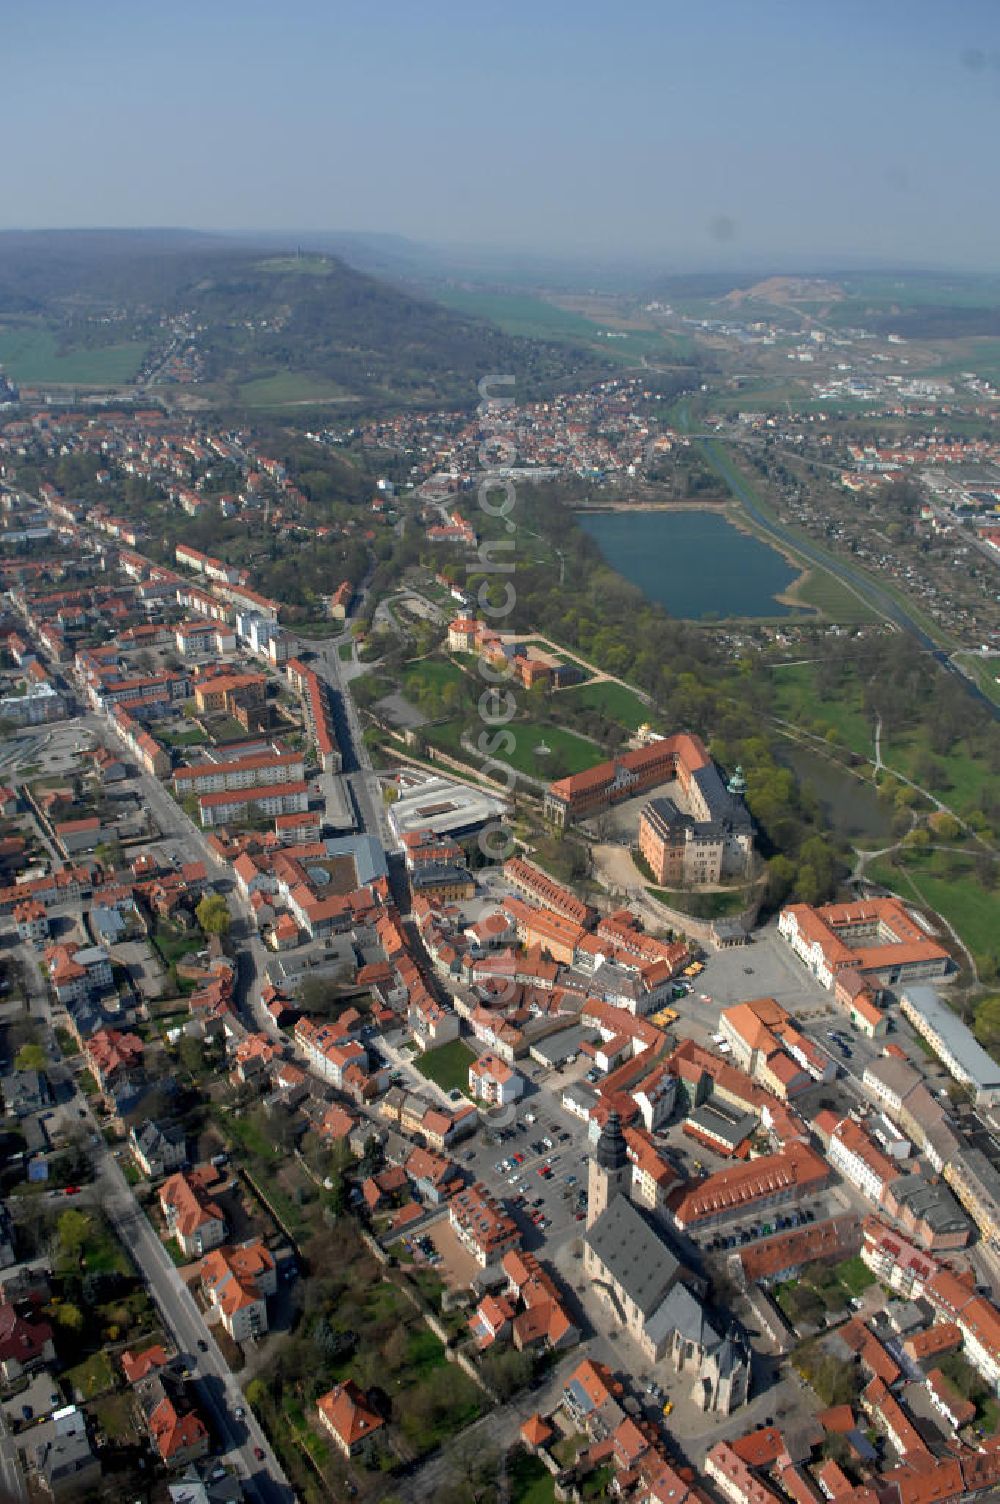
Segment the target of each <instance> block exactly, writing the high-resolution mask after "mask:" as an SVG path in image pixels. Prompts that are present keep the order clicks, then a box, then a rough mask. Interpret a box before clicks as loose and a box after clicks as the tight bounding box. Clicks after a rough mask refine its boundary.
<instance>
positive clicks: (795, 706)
mask: <svg viewBox="0 0 1000 1504" xmlns="http://www.w3.org/2000/svg"><path fill="white" fill-rule="evenodd" d="M815 670H816V665H815V664H811V663H792V664H789V665H787V667H786V666H782V665H780V664H776V665H775V667H774V668H773V669H772V675H771V676H772V680H773V683H774V691H775V693H774V713H775V715H777V716H779V717H780V718H781V719H782V720H785V721H791V722H793V723H794V724H795V725H796V726H799V727H802V728H803V729H807V730H813V731H816V732H818V734H819V735H820V736H823V735H825V734H826V732H828V731H833V732H835V734H836V736H837V739H838V740H839V741H840V743H841V744H842V745H843V746H845V747H848V748H849V749H850V750H851V751H852V752H858V753H860V755H861V756H862V757H872V756H873V755H874V749H875V728H874V725H873V724H872V722H871V721H870V720H869V719H868V716H867V715H866V714H865V712H864V709H863V708H862V704H861V691H860V688H859V687H858V686H857V685H856V684H855V683H853V682H850V681H846V680H845V682H844V684H843V685H842V686H841V690H840V693H839V694H838V696H837V697H836V698H834V699H831V698H829V697H828V696H825V695H821V694H820V693H819V691H818V689H817V688H816V682H815V680H816V673H815ZM882 755H883V756H885V748H884V747H883V753H882ZM887 760H888V759H887ZM904 771H905V770H904Z"/></svg>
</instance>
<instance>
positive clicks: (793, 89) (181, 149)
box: [0, 0, 1000, 268]
mask: <svg viewBox="0 0 1000 1504" xmlns="http://www.w3.org/2000/svg"><path fill="white" fill-rule="evenodd" d="M0 35H2V38H3V53H4V63H5V66H4V70H3V71H4V114H5V123H6V133H5V136H6V148H5V151H4V170H3V179H2V191H0V227H4V228H15V227H16V228H34V227H40V226H67V225H73V226H78V225H188V226H197V227H206V228H207V227H217V228H224V229H225V228H268V229H285V228H289V229H293V228H299V229H366V230H390V231H398V232H400V233H403V234H406V235H412V236H414V237H417V238H419V239H425V240H434V241H437V242H452V243H464V244H470V243H475V242H481V243H491V244H493V245H496V246H498V247H501V246H502V247H530V248H534V249H558V250H572V251H578V252H584V253H588V254H590V253H593V252H600V253H603V254H607V253H611V254H614V255H636V256H639V255H641V256H648V255H656V256H659V257H662V258H663V259H664V261H665V263H667V264H670V265H674V266H693V267H695V266H699V265H705V264H708V263H714V264H724V265H738V264H739V263H741V262H744V261H752V262H754V263H761V262H767V261H769V260H771V259H774V260H776V261H779V262H780V263H782V264H789V263H799V264H805V263H807V262H812V263H816V262H821V263H824V264H831V263H834V262H836V261H837V260H838V259H839V258H845V259H846V258H849V259H851V260H857V259H859V258H860V259H869V260H871V261H873V262H875V261H881V262H884V261H887V260H897V261H899V262H906V263H910V264H914V263H916V264H926V265H932V264H934V265H966V266H979V267H990V268H996V267H997V264H998V261H1000V251H998V248H1000V194H998V192H997V142H998V141H1000V3H998V0H950V3H948V4H941V3H940V0H658V3H656V0H650V3H629V0H617V3H615V0H602V3H592V0H574V3H573V4H566V3H564V0H532V3H530V4H526V3H522V0H504V3H500V4H495V5H491V4H484V3H482V0H422V3H415V0H404V3H394V0H389V3H385V0H383V3H381V4H376V3H373V0H361V3H354V0H285V3H284V4H281V5H279V4H276V3H274V0H268V3H263V0H161V3H159V4H147V3H144V0H90V3H86V0H31V3H30V4H20V5H15V4H13V3H11V4H8V5H5V6H4V8H3V19H2V32H0Z"/></svg>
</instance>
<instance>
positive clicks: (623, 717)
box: [555, 679, 652, 731]
mask: <svg viewBox="0 0 1000 1504" xmlns="http://www.w3.org/2000/svg"><path fill="white" fill-rule="evenodd" d="M560 702H564V703H565V704H566V705H567V706H569V705H573V706H579V705H585V706H587V708H588V709H589V710H596V711H597V713H598V714H599V715H604V716H607V718H608V720H610V721H617V722H618V723H619V724H620V725H622V726H627V727H628V729H629V730H630V731H635V730H637V729H638V727H639V726H642V725H644V724H645V722H647V721H648V720H649V718H650V716H651V714H652V711H651V709H650V707H649V706H648V705H645V704H643V702H642V700H640V699H639V696H638V695H637V694H634V693H633V691H632V690H631V689H626V688H625V686H624V684H612V683H611V682H610V680H608V679H598V681H597V682H596V683H593V684H580V685H574V687H573V688H572V689H565V690H561V691H559V692H558V694H557V695H556V698H555V707H556V708H557V709H558V707H559V705H560Z"/></svg>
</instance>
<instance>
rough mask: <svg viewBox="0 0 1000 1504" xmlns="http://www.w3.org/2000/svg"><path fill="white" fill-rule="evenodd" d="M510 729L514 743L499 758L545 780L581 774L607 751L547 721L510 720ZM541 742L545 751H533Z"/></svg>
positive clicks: (513, 766)
mask: <svg viewBox="0 0 1000 1504" xmlns="http://www.w3.org/2000/svg"><path fill="white" fill-rule="evenodd" d="M509 729H510V730H511V731H512V732H513V734H514V738H515V741H516V745H515V747H514V750H513V751H512V752H509V753H508V752H504V753H503V754H502V755H501V757H500V758H499V759H498V760H499V761H501V762H508V763H510V766H511V767H512V768H513V769H514V771H515V772H517V773H527V774H528V776H529V777H532V778H541V779H542V780H543V781H544V782H546V783H548V782H550V781H551V780H552V779H553V778H563V777H565V776H566V775H567V774H569V773H584V772H586V770H587V769H588V768H594V767H596V766H597V764H598V763H599V762H605V761H606V760H607V755H608V754H607V753H606V752H604V751H603V750H602V749H601V748H600V747H598V746H595V744H594V743H593V742H589V741H586V740H585V739H584V738H583V737H582V736H577V734H576V732H575V731H567V730H565V729H564V728H563V727H561V726H553V725H552V723H551V722H550V721H513V722H512V723H511V725H510V727H509ZM542 745H544V746H546V747H548V749H549V750H548V752H547V753H545V752H543V753H538V752H536V751H535V749H536V747H539V746H542Z"/></svg>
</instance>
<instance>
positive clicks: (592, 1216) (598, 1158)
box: [587, 1108, 631, 1227]
mask: <svg viewBox="0 0 1000 1504" xmlns="http://www.w3.org/2000/svg"><path fill="white" fill-rule="evenodd" d="M630 1174H631V1165H630V1164H629V1157H628V1146H627V1145H626V1143H625V1135H624V1133H623V1132H622V1124H621V1118H620V1117H619V1116H618V1114H617V1112H616V1111H615V1110H614V1108H612V1110H611V1111H610V1112H609V1113H608V1118H607V1122H606V1123H605V1124H604V1127H603V1128H602V1129H601V1136H600V1138H599V1139H598V1140H597V1147H596V1148H595V1149H594V1152H593V1154H592V1155H591V1157H590V1168H589V1171H588V1177H587V1226H588V1227H593V1225H594V1223H595V1222H596V1221H597V1219H598V1217H599V1216H601V1214H602V1213H603V1212H604V1211H605V1209H606V1208H607V1206H608V1203H609V1202H611V1201H613V1200H614V1198H615V1197H616V1196H621V1195H628V1186H629V1176H630Z"/></svg>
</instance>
